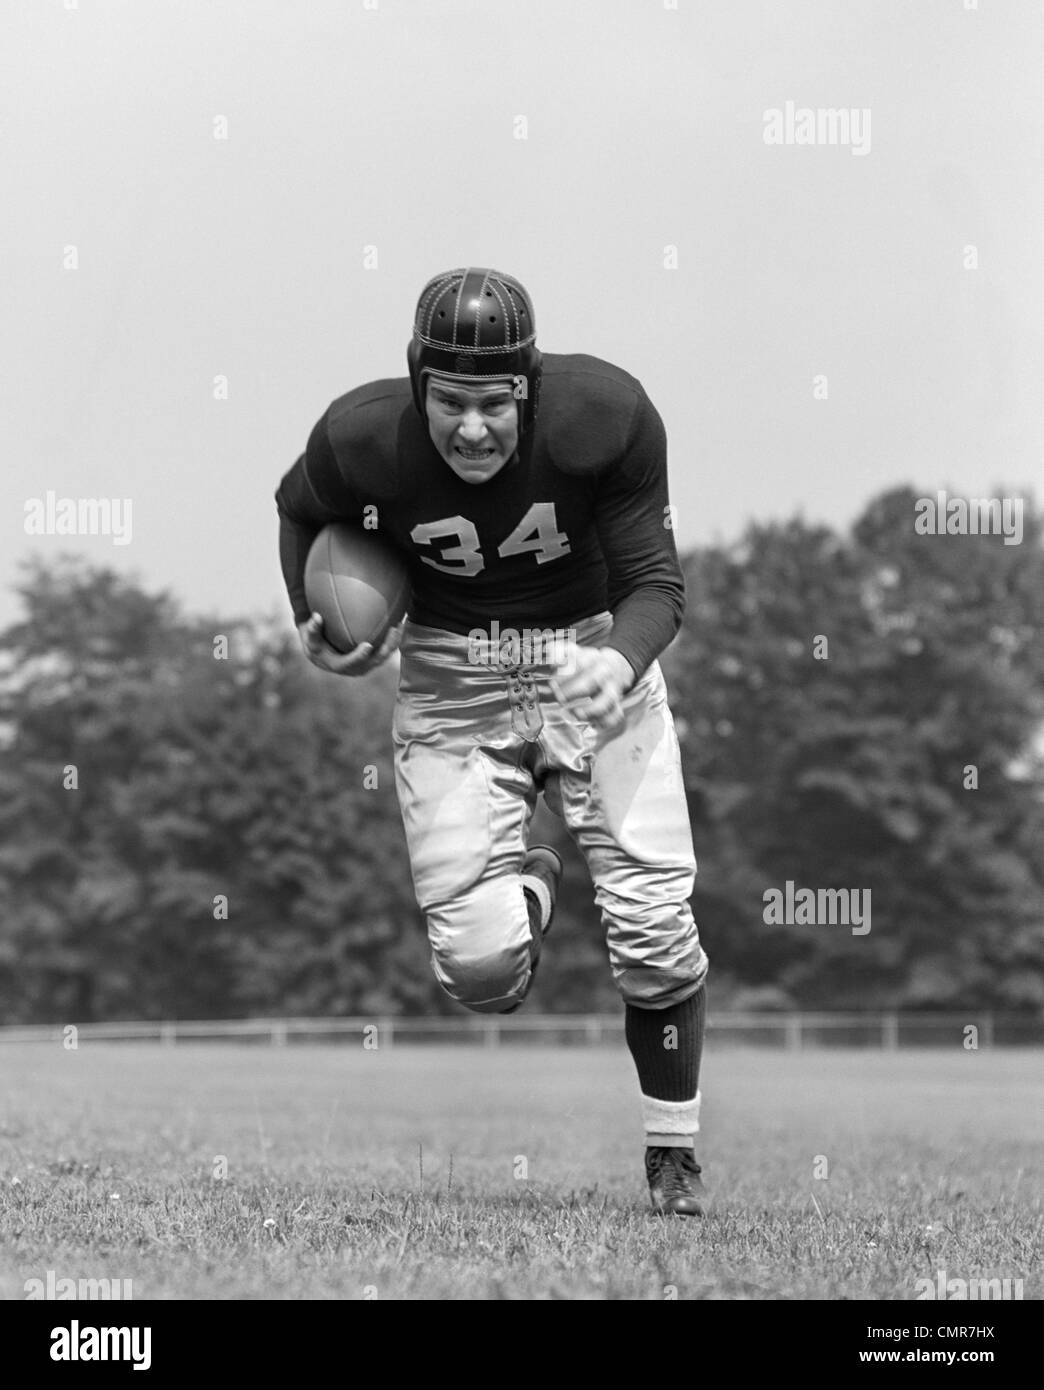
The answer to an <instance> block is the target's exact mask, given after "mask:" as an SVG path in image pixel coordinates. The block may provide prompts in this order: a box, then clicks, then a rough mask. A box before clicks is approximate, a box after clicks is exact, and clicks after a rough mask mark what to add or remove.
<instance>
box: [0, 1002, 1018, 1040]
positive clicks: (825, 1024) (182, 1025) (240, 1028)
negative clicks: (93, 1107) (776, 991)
mask: <svg viewBox="0 0 1044 1390" xmlns="http://www.w3.org/2000/svg"><path fill="white" fill-rule="evenodd" d="M71 1029H75V1033H71V1032H70V1030H71ZM708 1033H709V1042H710V1044H711V1045H714V1044H716V1043H721V1044H725V1045H730V1044H731V1045H739V1046H769V1047H784V1048H787V1049H789V1050H799V1049H801V1048H803V1047H876V1048H884V1049H886V1050H894V1049H896V1048H900V1047H910V1046H914V1047H917V1046H921V1047H925V1046H928V1047H930V1046H936V1047H953V1046H963V1047H966V1048H968V1049H971V1048H985V1047H993V1046H1006V1045H1009V1046H1020V1045H1021V1046H1035V1045H1038V1044H1040V1043H1044V1018H1035V1017H1032V1016H1027V1015H1023V1014H994V1013H989V1012H987V1013H979V1014H975V1013H972V1012H970V1011H969V1012H968V1013H967V1014H959V1013H953V1014H926V1013H887V1012H884V1013H881V1012H879V1013H730V1012H726V1011H722V1012H719V1013H713V1014H711V1016H710V1018H709V1022H708ZM72 1037H75V1039H76V1045H77V1046H79V1044H80V1043H81V1042H89V1041H90V1042H154V1043H159V1044H161V1045H164V1046H174V1045H175V1044H177V1043H193V1042H197V1043H198V1042H237V1043H252V1044H262V1045H267V1046H273V1047H286V1046H289V1045H293V1044H295V1043H320V1042H335V1041H337V1040H338V1039H352V1038H353V1037H354V1038H355V1039H357V1040H358V1041H359V1042H361V1044H362V1045H363V1046H370V1047H393V1046H397V1045H400V1044H401V1045H407V1046H408V1045H422V1044H431V1043H441V1044H458V1045H459V1044H464V1045H467V1044H471V1045H479V1046H483V1047H499V1046H501V1045H505V1046H507V1045H510V1046H518V1045H523V1046H524V1045H531V1044H536V1045H539V1044H541V1043H553V1044H557V1045H571V1044H572V1045H580V1046H583V1045H595V1046H598V1045H602V1044H607V1043H610V1044H622V1043H623V1041H624V1023H623V1015H622V1013H620V1014H529V1015H523V1016H522V1017H518V1016H516V1015H512V1016H511V1017H504V1016H497V1015H490V1014H476V1015H472V1016H465V1017H456V1018H398V1017H374V1016H370V1017H368V1018H249V1019H219V1020H215V1021H209V1022H206V1021H204V1022H200V1021H195V1020H189V1021H177V1022H174V1021H167V1022H140V1023H82V1024H58V1023H56V1024H35V1025H24V1026H19V1025H14V1026H10V1027H0V1044H3V1043H27V1042H34V1043H58V1044H64V1045H65V1046H69V1045H70V1040H71V1038H72Z"/></svg>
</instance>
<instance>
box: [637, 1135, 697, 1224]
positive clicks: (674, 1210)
mask: <svg viewBox="0 0 1044 1390" xmlns="http://www.w3.org/2000/svg"><path fill="white" fill-rule="evenodd" d="M700 1172H701V1169H700V1165H699V1164H698V1163H697V1162H696V1157H695V1155H694V1154H693V1151H692V1149H688V1148H686V1149H676V1148H666V1149H654V1148H647V1149H646V1150H645V1176H646V1177H647V1178H648V1180H649V1195H650V1197H652V1204H653V1207H654V1208H655V1209H656V1210H657V1211H658V1212H660V1213H661V1214H662V1215H665V1216H668V1215H673V1216H702V1215H703V1201H704V1199H705V1197H706V1195H707V1194H706V1191H705V1189H704V1186H703V1182H702V1180H701V1179H700Z"/></svg>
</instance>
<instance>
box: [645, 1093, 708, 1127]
mask: <svg viewBox="0 0 1044 1390" xmlns="http://www.w3.org/2000/svg"><path fill="white" fill-rule="evenodd" d="M701 1100H702V1096H701V1094H700V1092H699V1091H697V1092H696V1095H695V1096H694V1097H693V1099H692V1100H657V1099H656V1097H655V1096H646V1095H643V1096H642V1124H643V1126H644V1128H645V1132H646V1134H699V1132H700V1101H701Z"/></svg>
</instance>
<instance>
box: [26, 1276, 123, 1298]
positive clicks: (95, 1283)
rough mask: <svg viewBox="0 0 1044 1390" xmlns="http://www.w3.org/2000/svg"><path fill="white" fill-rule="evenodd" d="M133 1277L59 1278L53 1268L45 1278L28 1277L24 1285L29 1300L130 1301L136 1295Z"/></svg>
mask: <svg viewBox="0 0 1044 1390" xmlns="http://www.w3.org/2000/svg"><path fill="white" fill-rule="evenodd" d="M133 1283H134V1281H133V1280H132V1279H59V1278H58V1277H57V1275H56V1274H55V1272H54V1270H53V1269H49V1270H48V1271H47V1276H46V1278H44V1279H27V1280H26V1281H25V1283H24V1284H23V1285H22V1288H23V1289H24V1290H25V1297H26V1300H27V1301H32V1300H33V1299H37V1298H49V1299H57V1300H59V1301H60V1300H62V1299H86V1298H99V1299H114V1300H122V1301H123V1302H124V1303H126V1302H128V1301H129V1300H130V1299H132V1298H133V1297H134V1292H133Z"/></svg>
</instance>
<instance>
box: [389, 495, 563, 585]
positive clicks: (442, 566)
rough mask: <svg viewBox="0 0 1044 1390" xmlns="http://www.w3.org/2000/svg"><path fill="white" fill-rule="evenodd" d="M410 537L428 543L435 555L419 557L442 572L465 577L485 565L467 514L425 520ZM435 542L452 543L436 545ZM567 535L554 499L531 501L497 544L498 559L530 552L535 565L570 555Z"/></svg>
mask: <svg viewBox="0 0 1044 1390" xmlns="http://www.w3.org/2000/svg"><path fill="white" fill-rule="evenodd" d="M410 540H411V541H413V542H414V544H415V545H418V546H430V547H431V549H432V550H434V551H436V552H437V554H438V557H439V558H438V559H437V560H433V559H432V558H431V556H430V555H422V556H421V557H420V558H421V559H422V560H423V561H424V563H425V564H426V565H430V566H431V567H432V569H436V570H439V571H441V573H443V574H459V575H465V576H467V577H468V578H471V577H472V576H474V575H476V574H481V573H482V571H483V570H484V569H485V568H486V560H485V556H484V555H483V554H482V551H481V549H480V548H479V537H478V531H477V530H476V529H475V526H474V523H473V522H470V521H469V520H468V519H467V517H466V516H448V517H445V518H443V520H441V521H425V522H423V523H422V524H421V525H419V526H415V527H414V528H413V530H412V531H411V532H410ZM436 541H449V542H453V543H452V544H447V545H436V544H435V542H436ZM569 548H570V547H569V537H568V536H567V535H566V533H565V532H564V531H560V530H559V529H558V523H557V521H556V520H555V504H554V503H553V502H534V503H533V505H532V506H531V507H530V508H529V510H528V511H527V512H526V514H525V516H524V517H523V518H522V520H521V521H520V522H519V523H518V525H517V526H516V527H515V529H514V530H513V531H512V532H511V534H510V536H508V537H507V538H506V539H505V540H503V541H501V543H500V545H498V546H497V554H498V555H499V556H500V558H501V559H506V558H507V557H508V556H509V555H527V554H529V552H530V551H532V552H533V555H534V557H535V558H536V562H537V564H538V565H546V564H547V562H548V561H549V560H558V559H561V557H562V556H563V555H568V554H569Z"/></svg>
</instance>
